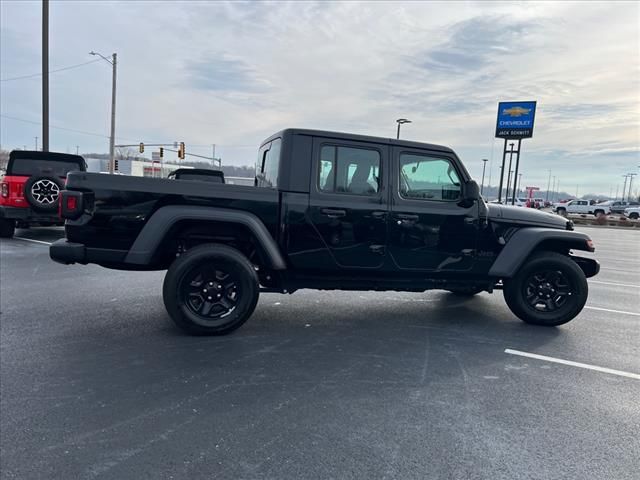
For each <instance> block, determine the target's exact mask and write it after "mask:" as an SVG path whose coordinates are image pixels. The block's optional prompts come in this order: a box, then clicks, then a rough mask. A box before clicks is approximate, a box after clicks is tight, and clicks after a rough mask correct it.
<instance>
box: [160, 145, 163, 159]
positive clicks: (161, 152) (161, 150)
mask: <svg viewBox="0 0 640 480" xmlns="http://www.w3.org/2000/svg"><path fill="white" fill-rule="evenodd" d="M162 157H164V148H162V147H160V158H162Z"/></svg>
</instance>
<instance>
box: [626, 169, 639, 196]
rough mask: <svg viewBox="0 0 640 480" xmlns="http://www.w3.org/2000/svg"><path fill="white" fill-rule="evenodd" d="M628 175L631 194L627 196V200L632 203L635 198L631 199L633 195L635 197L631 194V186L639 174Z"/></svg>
mask: <svg viewBox="0 0 640 480" xmlns="http://www.w3.org/2000/svg"><path fill="white" fill-rule="evenodd" d="M627 175H629V193H628V194H627V200H629V201H631V200H633V198H632V197H631V195H633V193H632V192H631V184H632V183H633V177H634V176H636V175H637V173H627Z"/></svg>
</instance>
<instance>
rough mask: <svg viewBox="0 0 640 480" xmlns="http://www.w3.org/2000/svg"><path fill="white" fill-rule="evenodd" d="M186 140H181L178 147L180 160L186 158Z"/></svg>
mask: <svg viewBox="0 0 640 480" xmlns="http://www.w3.org/2000/svg"><path fill="white" fill-rule="evenodd" d="M184 155H185V153H184V142H180V146H179V147H178V158H179V159H180V160H184Z"/></svg>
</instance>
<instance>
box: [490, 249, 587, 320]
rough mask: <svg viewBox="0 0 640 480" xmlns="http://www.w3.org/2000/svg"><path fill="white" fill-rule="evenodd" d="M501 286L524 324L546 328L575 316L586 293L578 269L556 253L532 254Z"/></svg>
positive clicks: (581, 273) (572, 262) (584, 283)
mask: <svg viewBox="0 0 640 480" xmlns="http://www.w3.org/2000/svg"><path fill="white" fill-rule="evenodd" d="M504 283H505V284H504V290H503V293H504V298H505V300H506V302H507V305H508V306H509V308H510V309H511V311H512V312H513V313H514V314H515V315H516V316H517V317H518V318H520V319H521V320H523V321H524V322H526V323H532V324H534V325H544V326H548V327H553V326H557V325H562V324H563V323H567V322H569V321H570V320H572V319H573V318H574V317H576V315H578V314H579V313H580V311H581V310H582V308H583V307H584V304H585V303H586V301H587V295H588V292H589V287H588V285H587V278H586V277H585V275H584V272H583V271H582V270H581V269H580V267H579V266H578V265H577V264H576V263H575V262H574V261H573V260H571V259H570V258H568V257H567V256H565V255H561V254H559V253H555V252H540V253H537V254H535V255H533V256H532V257H531V258H529V259H528V260H527V262H526V263H525V264H524V265H523V266H522V267H521V268H520V271H519V272H518V273H517V274H516V275H515V276H514V277H513V278H510V279H508V280H505V282H504Z"/></svg>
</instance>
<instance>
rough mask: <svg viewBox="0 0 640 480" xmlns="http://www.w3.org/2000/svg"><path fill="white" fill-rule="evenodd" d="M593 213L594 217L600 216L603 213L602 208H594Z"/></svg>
mask: <svg viewBox="0 0 640 480" xmlns="http://www.w3.org/2000/svg"><path fill="white" fill-rule="evenodd" d="M593 215H594V216H595V217H601V216H603V215H604V210H596V211H595V212H593Z"/></svg>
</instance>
